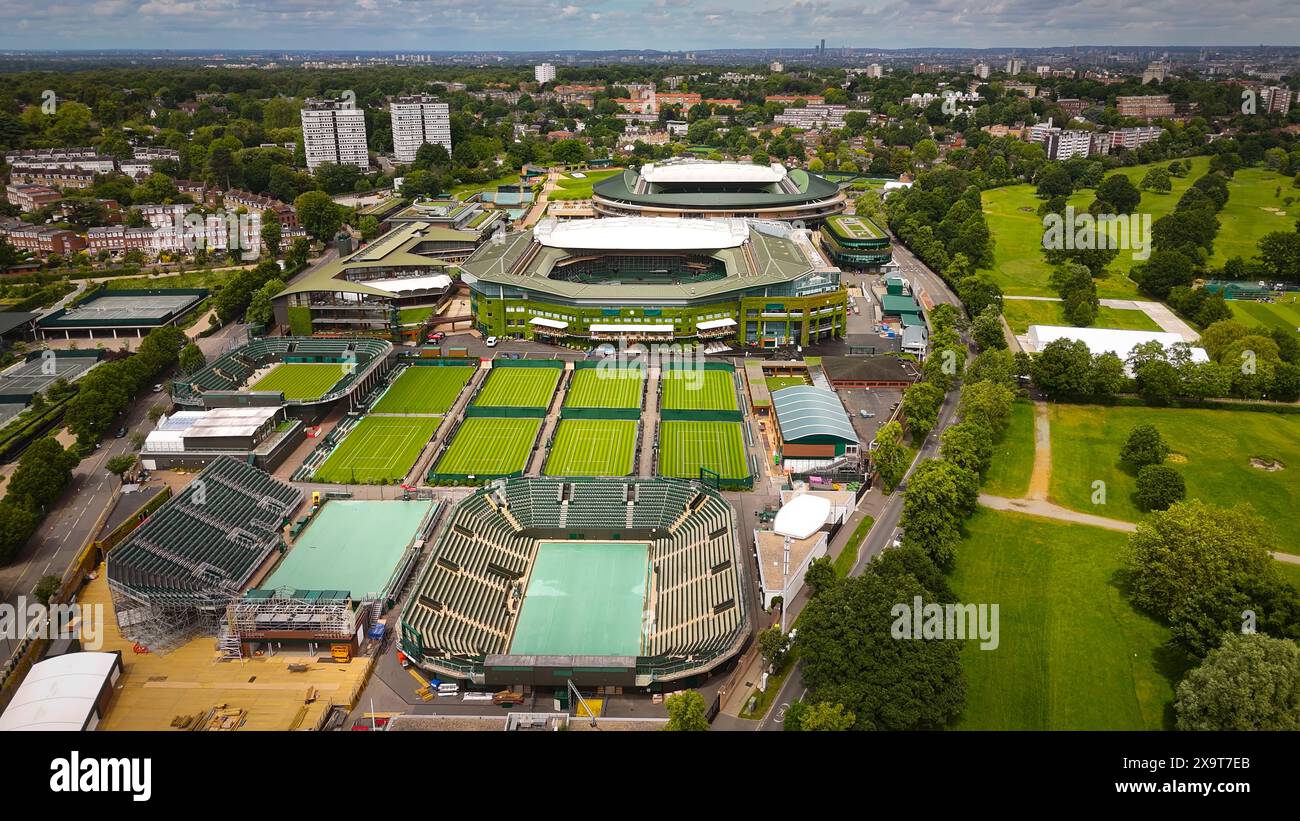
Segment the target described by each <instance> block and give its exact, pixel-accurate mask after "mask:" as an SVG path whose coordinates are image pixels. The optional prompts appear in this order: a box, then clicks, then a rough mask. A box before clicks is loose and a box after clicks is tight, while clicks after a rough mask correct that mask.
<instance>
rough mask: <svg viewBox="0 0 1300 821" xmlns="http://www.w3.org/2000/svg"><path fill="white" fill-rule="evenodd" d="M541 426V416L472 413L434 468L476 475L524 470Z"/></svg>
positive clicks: (440, 470) (447, 471) (436, 470)
mask: <svg viewBox="0 0 1300 821" xmlns="http://www.w3.org/2000/svg"><path fill="white" fill-rule="evenodd" d="M541 426H542V420H541V419H498V418H495V417H487V416H473V417H470V418H468V419H466V420H465V421H464V422H462V423H461V426H460V429H459V430H457V431H456V436H455V437H454V438H452V440H451V446H450V447H448V448H447V450H446V451H444V452H443V454H442V457H441V458H439V459H438V465H437V467H436V468H434V471H435V472H436V473H457V474H469V475H475V476H495V475H502V474H509V473H517V472H519V471H522V470H523V469H524V468H526V467H528V455H529V453H531V452H532V449H533V442H534V441H536V439H537V431H538V430H539V429H540V428H541Z"/></svg>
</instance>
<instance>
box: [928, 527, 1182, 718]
mask: <svg viewBox="0 0 1300 821" xmlns="http://www.w3.org/2000/svg"><path fill="white" fill-rule="evenodd" d="M966 531H967V535H966V538H965V539H964V540H963V541H962V543H961V546H960V547H959V549H958V555H957V564H956V568H955V570H954V571H953V574H952V576H951V578H950V581H951V584H952V587H953V590H954V591H955V592H956V594H957V598H958V601H960V602H963V603H984V604H997V605H998V625H999V631H998V632H999V635H998V639H999V643H998V647H997V648H996V649H993V650H981V649H980V648H979V642H978V641H968V642H967V643H966V646H965V647H964V648H963V650H962V665H963V667H964V668H965V671H966V682H967V687H968V692H967V698H966V711H965V713H964V715H963V717H962V719H961V721H960V722H959V723H958V727H959V728H960V729H967V730H1160V729H1169V725H1170V714H1171V707H1170V705H1171V702H1172V699H1173V684H1172V681H1173V680H1176V679H1177V678H1178V677H1179V676H1181V674H1182V670H1181V668H1176V667H1172V666H1171V663H1170V662H1169V661H1168V660H1167V655H1166V651H1165V650H1164V648H1163V647H1162V645H1163V644H1164V643H1165V642H1166V641H1167V640H1168V638H1169V636H1168V631H1167V630H1166V629H1165V628H1164V627H1163V626H1162V625H1160V624H1158V623H1157V622H1155V621H1153V620H1151V619H1150V618H1148V617H1147V616H1145V615H1143V614H1141V613H1139V612H1137V611H1136V610H1134V609H1133V607H1132V606H1131V605H1130V604H1129V602H1128V599H1127V598H1125V596H1124V595H1123V594H1122V593H1121V592H1120V590H1119V588H1118V587H1117V586H1116V581H1115V575H1116V571H1117V570H1118V569H1119V566H1120V564H1119V558H1118V557H1119V554H1120V550H1121V549H1122V548H1123V546H1124V544H1125V540H1126V538H1127V537H1126V536H1125V534H1123V533H1116V532H1113V531H1109V530H1099V529H1096V528H1090V527H1084V526H1082V525H1069V524H1062V523H1059V522H1051V521H1048V520H1045V519H1037V518H1033V517H1028V516H1022V515H1020V514H1016V513H1005V512H1000V511H992V510H981V511H980V512H979V513H977V514H976V515H975V516H974V517H973V518H972V519H970V520H969V521H968V522H967V525H966Z"/></svg>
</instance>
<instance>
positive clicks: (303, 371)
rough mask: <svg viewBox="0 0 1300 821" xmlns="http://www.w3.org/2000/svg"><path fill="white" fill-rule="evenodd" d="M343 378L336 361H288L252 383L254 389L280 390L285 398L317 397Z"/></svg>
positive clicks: (341, 369) (341, 367)
mask: <svg viewBox="0 0 1300 821" xmlns="http://www.w3.org/2000/svg"><path fill="white" fill-rule="evenodd" d="M342 378H343V366H342V365H340V364H338V363H337V362H324V363H317V362H289V363H286V364H282V365H276V366H275V368H274V369H272V370H271V372H270V373H268V374H267V375H266V376H264V377H262V378H261V379H259V380H257V382H256V383H254V384H253V386H252V390H255V391H280V392H282V393H284V398H285V399H317V398H319V397H321V396H324V395H325V394H327V393H329V389H330V388H332V387H334V386H335V385H336V384H337V383H338V381H339V380H340V379H342Z"/></svg>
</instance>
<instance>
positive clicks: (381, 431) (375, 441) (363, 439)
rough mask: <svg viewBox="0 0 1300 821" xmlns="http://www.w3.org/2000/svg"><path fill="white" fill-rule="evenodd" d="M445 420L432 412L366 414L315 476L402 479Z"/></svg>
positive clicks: (346, 481)
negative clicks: (391, 414) (423, 413)
mask: <svg viewBox="0 0 1300 821" xmlns="http://www.w3.org/2000/svg"><path fill="white" fill-rule="evenodd" d="M441 421H442V420H441V419H437V418H435V417H432V416H411V417H394V416H367V417H364V418H363V419H362V420H361V421H360V422H359V423H357V426H356V427H355V428H353V429H352V430H351V431H350V432H349V433H348V435H347V436H345V437H343V441H342V442H340V443H339V444H338V447H336V448H335V449H334V452H333V453H331V454H330V456H329V458H328V459H326V460H325V464H323V465H321V466H320V468H318V469H317V471H316V475H315V476H314V477H313V478H314V479H315V480H316V481H317V482H333V483H336V484H342V485H350V484H368V483H371V482H385V481H387V482H396V481H400V480H401V479H402V478H403V477H405V476H406V474H407V472H408V471H409V470H410V469H411V466H412V465H414V464H415V460H416V459H418V458H420V451H421V450H422V449H423V448H424V446H425V444H426V443H428V441H429V440H430V439H432V438H433V434H434V432H435V431H436V430H437V429H438V424H439V423H440V422H441Z"/></svg>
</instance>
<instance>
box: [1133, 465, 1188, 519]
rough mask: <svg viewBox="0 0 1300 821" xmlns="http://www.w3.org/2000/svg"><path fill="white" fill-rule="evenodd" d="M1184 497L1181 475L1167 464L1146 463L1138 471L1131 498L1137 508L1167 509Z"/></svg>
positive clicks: (1184, 490)
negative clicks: (1134, 490)
mask: <svg viewBox="0 0 1300 821" xmlns="http://www.w3.org/2000/svg"><path fill="white" fill-rule="evenodd" d="M1186 497H1187V484H1186V483H1185V482H1184V481H1183V475H1182V474H1181V473H1179V472H1178V471H1176V470H1174V469H1173V468H1171V467H1170V466H1169V465H1147V466H1145V467H1143V468H1142V469H1141V470H1139V471H1138V475H1137V492H1136V493H1134V495H1133V498H1134V501H1136V502H1137V506H1138V509H1139V510H1168V509H1169V506H1170V505H1172V504H1173V503H1175V502H1181V501H1182V500H1183V499H1185V498H1186Z"/></svg>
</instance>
